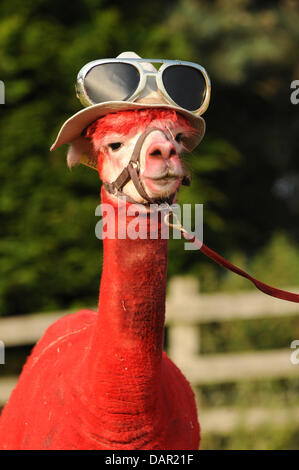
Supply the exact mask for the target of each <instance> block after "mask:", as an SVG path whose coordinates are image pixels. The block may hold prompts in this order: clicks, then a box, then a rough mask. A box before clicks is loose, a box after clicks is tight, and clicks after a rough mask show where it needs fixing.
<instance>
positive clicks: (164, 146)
mask: <svg viewBox="0 0 299 470" xmlns="http://www.w3.org/2000/svg"><path fill="white" fill-rule="evenodd" d="M146 153H147V156H149V157H160V158H163V159H164V160H169V159H170V158H171V157H173V156H175V155H177V151H176V148H175V146H174V144H173V143H172V142H169V141H165V142H164V141H163V142H162V141H161V142H153V143H152V144H151V145H150V146H149V148H148V149H147V152H146Z"/></svg>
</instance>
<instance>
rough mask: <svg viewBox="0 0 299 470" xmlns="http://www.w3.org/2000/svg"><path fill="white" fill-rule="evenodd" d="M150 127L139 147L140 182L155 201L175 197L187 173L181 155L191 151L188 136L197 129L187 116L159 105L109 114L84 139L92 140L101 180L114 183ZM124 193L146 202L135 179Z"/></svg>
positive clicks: (89, 130)
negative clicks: (136, 185)
mask: <svg viewBox="0 0 299 470" xmlns="http://www.w3.org/2000/svg"><path fill="white" fill-rule="evenodd" d="M151 128H152V129H154V130H153V131H152V132H150V133H149V134H148V135H147V136H146V137H145V139H144V141H143V143H142V146H141V148H140V154H139V178H140V181H141V183H142V185H143V187H144V189H145V191H146V193H147V194H148V196H149V197H150V198H151V199H152V200H158V199H159V200H161V199H162V200H163V199H168V198H169V197H171V196H174V197H175V195H176V193H177V191H178V190H179V187H180V185H181V182H182V178H183V176H184V170H183V166H182V162H181V158H180V156H181V154H182V152H186V151H188V148H187V144H186V139H187V141H188V136H189V137H190V135H192V134H194V133H196V132H197V131H196V130H195V129H194V128H192V126H191V124H190V123H189V122H188V120H187V118H185V117H184V116H182V115H180V114H179V113H177V112H176V111H174V110H165V109H164V110H163V109H159V108H148V109H141V110H129V111H120V112H117V113H110V114H107V115H106V116H104V117H102V118H100V119H98V120H97V121H95V122H93V123H92V124H91V125H90V126H89V127H88V128H87V130H86V132H85V138H86V139H88V140H90V141H91V143H92V147H93V151H94V154H95V155H96V157H97V162H98V172H99V175H100V178H101V180H102V181H103V182H104V183H112V182H113V181H115V180H116V178H117V177H118V176H119V175H120V173H121V172H122V170H123V169H124V168H125V167H126V166H127V165H128V163H129V161H130V159H131V156H132V153H133V151H134V148H135V145H136V143H137V141H138V139H139V137H140V136H141V135H142V134H143V133H144V131H145V130H148V129H151ZM70 163H71V162H70ZM123 193H124V194H125V195H126V196H129V198H131V199H133V200H134V201H136V202H138V203H145V202H146V201H145V199H144V198H143V197H142V196H141V195H140V194H139V192H138V191H137V189H136V188H135V186H134V184H133V182H132V180H129V181H128V182H127V183H126V184H125V186H124V187H123Z"/></svg>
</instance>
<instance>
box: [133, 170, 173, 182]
mask: <svg viewBox="0 0 299 470" xmlns="http://www.w3.org/2000/svg"><path fill="white" fill-rule="evenodd" d="M142 177H143V179H145V180H152V181H154V182H159V183H162V184H164V183H170V182H173V181H175V180H177V179H179V178H181V177H182V175H181V174H180V173H178V172H175V171H172V170H167V171H165V172H164V173H161V174H159V175H146V174H143V175H142Z"/></svg>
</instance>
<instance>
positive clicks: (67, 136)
mask: <svg viewBox="0 0 299 470" xmlns="http://www.w3.org/2000/svg"><path fill="white" fill-rule="evenodd" d="M117 57H119V58H123V59H127V58H130V59H131V58H140V64H141V65H142V67H143V68H144V70H148V71H152V72H156V69H155V67H154V66H153V65H152V64H151V63H149V62H142V58H141V57H140V56H138V55H137V54H136V53H135V52H123V53H122V54H119V55H118V56H117ZM157 107H159V108H165V109H173V110H175V111H178V112H179V113H180V114H182V115H183V116H186V117H187V118H188V120H189V122H190V123H191V124H192V126H193V127H194V128H195V129H197V130H198V134H197V135H193V136H190V137H189V141H188V148H189V149H190V150H193V149H194V148H195V147H196V146H197V145H198V144H199V142H200V141H201V139H202V138H203V136H204V133H205V121H204V120H203V118H202V117H200V116H196V115H195V114H194V113H192V112H191V111H187V110H185V109H182V108H180V107H179V106H175V105H173V104H169V103H168V102H167V101H166V100H165V99H164V97H163V96H162V95H161V94H160V93H159V92H158V90H157V87H156V83H155V81H154V80H150V79H148V80H147V83H146V86H145V88H144V90H143V91H142V93H141V94H140V95H139V96H138V97H137V98H136V101H134V102H128V101H105V102H104V103H100V104H95V105H92V106H88V107H87V108H84V109H81V110H80V111H78V112H77V113H76V114H74V115H73V116H71V117H70V118H69V119H67V120H66V121H65V123H64V124H63V125H62V127H61V129H60V131H59V132H58V135H57V138H56V140H55V142H54V143H53V145H52V146H51V151H53V150H55V149H57V148H58V147H60V146H61V145H63V144H70V149H69V155H72V157H71V159H72V161H73V162H74V161H76V160H77V161H76V163H79V162H80V161H81V162H82V163H85V164H88V163H86V162H87V161H88V154H90V156H91V153H92V149H91V147H90V145H89V144H88V142H86V143H84V142H83V139H82V137H81V134H82V132H83V131H84V129H85V128H86V127H87V126H88V125H90V124H91V123H92V122H94V121H95V120H97V119H98V118H100V117H101V116H104V115H105V114H108V113H115V112H118V111H124V110H130V109H142V108H143V109H144V108H157ZM86 140H87V139H84V141H86ZM80 153H85V156H84V158H83V161H82V158H80V155H79V154H80ZM93 158H94V157H93ZM90 166H92V167H93V166H94V165H93V164H91V165H90Z"/></svg>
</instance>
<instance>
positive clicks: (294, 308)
mask: <svg viewBox="0 0 299 470" xmlns="http://www.w3.org/2000/svg"><path fill="white" fill-rule="evenodd" d="M290 290H292V291H294V292H299V291H298V288H293V289H290ZM67 313H70V312H52V313H49V314H32V315H26V316H21V317H9V318H7V319H6V318H2V319H1V320H0V340H2V341H3V343H4V344H5V346H6V347H9V346H17V345H26V344H27V345H28V344H34V343H35V342H36V341H37V340H38V339H39V338H40V337H41V336H42V334H43V332H44V331H45V329H46V328H47V327H48V326H49V325H50V324H51V323H53V322H54V321H56V320H57V319H58V318H60V317H61V316H63V315H65V314H67ZM286 315H288V316H289V315H299V306H298V305H297V304H295V303H292V302H285V301H282V300H278V299H274V298H271V297H269V296H267V295H264V294H262V293H260V292H258V291H250V292H245V293H244V292H240V293H233V294H225V293H221V294H200V293H199V292H198V285H197V282H196V280H195V279H193V278H180V277H177V278H174V279H173V280H172V281H171V282H170V284H169V291H168V295H167V304H166V325H167V328H168V354H169V355H170V357H171V358H172V359H173V360H174V362H175V363H176V364H177V365H178V366H179V367H180V369H181V370H182V371H183V372H184V374H185V376H186V377H187V378H188V380H189V381H190V383H191V385H192V386H193V387H194V389H196V387H197V386H200V385H203V384H209V383H212V384H215V383H225V382H237V381H241V380H244V379H245V380H256V379H265V378H285V377H299V365H297V366H296V365H294V364H292V363H291V360H290V357H291V353H292V350H291V349H290V345H288V344H286V347H285V348H284V349H278V350H271V351H263V352H250V353H242V352H241V353H240V352H239V353H234V354H206V355H201V354H200V344H199V328H200V325H201V324H204V323H210V322H225V321H230V320H242V319H243V320H245V319H261V318H266V317H272V318H273V317H284V316H286ZM294 339H299V338H294ZM1 367H4V366H3V365H0V374H1ZM16 381H17V377H2V378H1V377H0V404H2V405H3V404H4V403H5V402H6V400H7V399H8V397H9V395H10V393H11V390H12V388H13V387H14V385H15V383H16ZM199 415H200V422H201V426H202V429H203V430H205V432H213V431H215V430H217V432H220V433H229V432H231V431H232V430H233V429H234V428H235V427H236V426H238V425H240V423H242V424H243V425H244V426H246V429H251V428H252V429H254V428H256V427H258V426H259V425H262V424H264V423H265V422H268V421H269V422H271V423H274V424H275V423H277V424H280V425H283V424H288V423H290V422H295V423H297V424H298V426H299V407H291V408H279V409H274V410H273V409H272V408H271V409H267V408H266V407H263V408H249V409H247V410H243V411H240V410H236V409H234V408H232V407H231V408H230V407H226V408H213V409H201V408H200V405H199Z"/></svg>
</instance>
